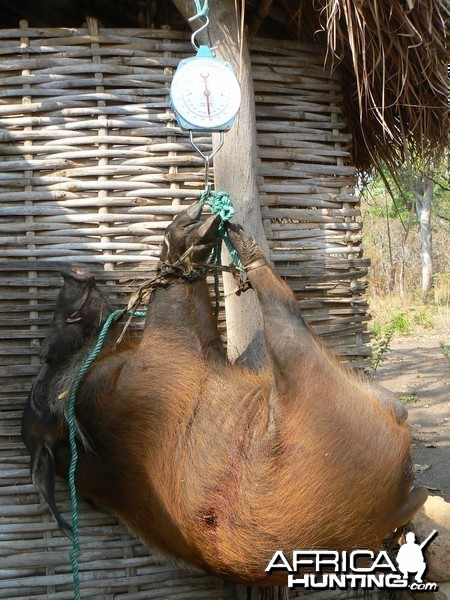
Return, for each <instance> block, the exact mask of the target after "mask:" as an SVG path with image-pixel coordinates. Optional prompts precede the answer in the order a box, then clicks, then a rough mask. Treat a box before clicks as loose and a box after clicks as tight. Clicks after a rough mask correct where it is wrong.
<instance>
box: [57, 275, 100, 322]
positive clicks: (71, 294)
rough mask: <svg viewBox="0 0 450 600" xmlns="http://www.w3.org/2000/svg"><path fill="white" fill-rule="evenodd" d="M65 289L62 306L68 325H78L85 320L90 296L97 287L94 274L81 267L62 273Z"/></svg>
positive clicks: (62, 295)
mask: <svg viewBox="0 0 450 600" xmlns="http://www.w3.org/2000/svg"><path fill="white" fill-rule="evenodd" d="M61 275H62V276H63V279H64V287H63V289H62V292H61V296H60V304H61V308H62V309H63V311H64V313H65V315H66V318H65V321H66V323H69V324H70V323H78V322H80V321H82V320H83V317H84V315H85V308H86V305H87V302H88V300H89V296H90V294H91V292H92V290H93V289H94V287H95V279H94V276H93V275H92V273H90V272H89V271H87V270H86V269H82V268H80V267H74V268H71V269H64V270H62V271H61Z"/></svg>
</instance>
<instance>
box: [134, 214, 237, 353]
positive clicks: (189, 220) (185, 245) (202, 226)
mask: <svg viewBox="0 0 450 600" xmlns="http://www.w3.org/2000/svg"><path fill="white" fill-rule="evenodd" d="M201 208H202V207H201V205H200V203H197V204H194V205H192V206H190V207H189V208H188V209H186V210H184V211H182V212H181V213H180V214H179V215H177V217H176V218H175V219H174V221H173V223H171V225H170V226H169V227H168V229H167V232H166V235H165V238H164V244H163V249H162V252H161V264H162V266H164V265H166V264H176V263H177V262H178V261H179V260H180V257H181V256H182V255H183V254H184V253H185V252H186V251H187V250H188V251H189V258H190V260H193V261H194V262H202V261H204V260H206V257H207V256H208V254H209V253H210V251H211V249H212V248H213V246H214V245H215V244H216V243H217V226H218V222H219V221H218V219H217V218H215V217H210V218H209V219H207V220H206V221H204V222H201V221H200V214H201ZM167 277H168V282H169V285H168V287H165V288H157V289H156V291H155V293H154V295H153V297H152V299H151V301H150V303H149V306H148V315H147V319H146V323H145V330H146V333H148V332H152V331H154V330H155V329H164V330H166V331H171V330H173V331H174V332H175V333H176V335H177V336H179V337H183V339H184V345H185V347H191V348H192V349H193V350H195V351H198V352H200V353H202V354H203V356H205V358H212V359H220V360H224V361H225V360H226V355H225V351H224V348H223V344H222V341H221V339H220V336H219V332H218V329H217V324H216V320H215V318H214V315H213V311H212V305H211V299H210V296H209V292H208V286H207V284H206V278H205V277H204V276H199V277H198V278H197V279H194V280H193V281H186V280H184V279H180V278H179V277H176V275H170V274H169V275H168V276H167Z"/></svg>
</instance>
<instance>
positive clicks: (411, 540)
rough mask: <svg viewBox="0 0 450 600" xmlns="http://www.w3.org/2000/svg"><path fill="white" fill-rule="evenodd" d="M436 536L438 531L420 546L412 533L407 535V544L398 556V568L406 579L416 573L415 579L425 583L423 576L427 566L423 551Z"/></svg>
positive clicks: (401, 548)
mask: <svg viewBox="0 0 450 600" xmlns="http://www.w3.org/2000/svg"><path fill="white" fill-rule="evenodd" d="M436 534H437V530H436V529H434V530H433V531H432V532H431V533H430V535H429V536H428V537H427V538H426V540H425V541H423V542H422V543H421V544H420V545H419V544H417V543H416V541H415V540H416V536H415V534H414V533H413V532H412V531H409V532H408V533H407V534H406V536H405V539H406V542H405V543H404V544H403V545H402V546H401V547H400V550H399V551H398V554H397V564H398V568H399V569H400V571H401V572H402V573H403V577H404V578H405V579H408V576H409V575H410V574H411V573H415V574H416V576H415V578H414V579H415V580H416V581H417V583H423V580H422V575H423V574H424V572H425V569H426V568H427V565H426V563H425V560H424V558H423V553H422V550H423V549H424V548H425V546H427V545H428V544H429V543H430V542H431V540H432V539H433V538H434V536H435V535H436Z"/></svg>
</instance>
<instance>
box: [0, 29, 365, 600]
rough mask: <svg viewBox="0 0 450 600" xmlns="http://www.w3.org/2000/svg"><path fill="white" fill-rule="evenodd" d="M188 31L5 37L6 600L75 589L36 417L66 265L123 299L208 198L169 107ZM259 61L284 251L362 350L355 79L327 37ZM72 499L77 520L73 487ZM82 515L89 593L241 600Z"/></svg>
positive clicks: (310, 291) (2, 575) (333, 333)
mask: <svg viewBox="0 0 450 600" xmlns="http://www.w3.org/2000/svg"><path fill="white" fill-rule="evenodd" d="M186 40H187V36H186V35H185V34H184V33H183V34H182V33H177V32H173V31H169V30H167V31H166V30H111V29H109V30H100V32H98V31H97V30H96V23H95V22H93V21H91V22H90V27H89V29H78V30H74V29H49V30H45V29H28V28H27V26H26V24H22V26H21V28H20V29H18V30H0V68H1V72H2V75H1V76H0V128H1V133H0V162H1V169H0V199H1V206H0V216H1V220H0V239H1V248H0V270H1V273H2V278H1V282H0V294H1V298H0V300H1V315H0V330H1V341H0V345H1V350H2V362H1V366H0V382H1V399H0V417H1V418H0V453H1V454H0V456H1V461H2V469H1V473H0V481H1V487H0V540H1V544H0V598H23V599H25V598H30V597H32V598H51V599H53V600H56V599H59V598H61V599H66V598H68V597H70V596H71V592H70V590H71V575H70V568H69V563H70V561H69V549H70V546H69V543H68V541H67V540H66V539H65V538H62V537H61V536H60V534H59V532H58V531H57V528H56V527H55V524H54V522H53V520H52V519H51V518H50V517H49V514H48V510H47V508H46V507H45V505H44V504H43V503H42V502H40V499H39V497H38V495H37V494H36V493H35V491H34V488H33V486H32V484H31V482H30V477H29V467H28V456H27V453H26V451H25V448H24V446H23V444H22V441H21V439H20V416H21V411H22V408H23V405H24V401H25V398H26V395H27V393H28V390H29V389H30V385H31V381H32V378H33V376H34V375H35V374H36V372H37V370H38V366H39V358H38V354H39V346H40V343H41V341H42V339H43V338H44V337H45V334H46V330H47V327H48V325H49V322H50V318H51V314H52V310H53V307H54V302H55V298H56V294H57V291H58V288H59V286H60V285H61V283H62V280H61V278H60V276H59V274H58V268H59V266H60V264H61V262H62V261H65V262H70V263H73V262H76V263H78V264H87V266H88V267H89V268H90V269H91V270H93V271H94V272H95V274H96V277H97V280H98V281H99V283H100V284H101V285H103V286H104V287H103V289H107V290H108V291H109V293H110V295H111V298H112V299H113V300H114V301H115V303H116V304H117V305H120V306H123V304H124V303H125V301H126V296H127V295H128V294H129V293H130V292H131V291H133V290H134V289H135V286H136V284H137V283H139V281H141V280H142V279H144V278H148V277H149V275H151V271H152V269H153V267H154V265H155V262H156V257H157V255H158V252H159V244H160V242H161V240H162V235H163V231H164V229H165V227H166V226H167V224H168V223H169V222H170V219H171V218H172V217H173V215H174V214H175V213H176V212H177V211H179V210H180V209H181V208H182V206H183V205H186V204H189V203H190V202H192V200H193V199H194V198H196V197H198V196H199V194H200V190H201V181H202V176H201V166H202V162H201V160H199V159H198V158H197V156H196V154H195V153H194V152H193V151H192V150H191V147H190V145H189V144H188V142H187V141H186V136H185V135H184V134H181V132H180V131H179V130H178V128H177V127H176V125H175V123H174V120H173V117H172V115H171V113H170V110H169V106H168V87H169V85H170V80H171V77H172V74H173V71H174V68H175V67H176V65H177V63H178V61H179V60H180V58H182V57H184V56H186V55H188V54H191V53H192V49H191V46H190V44H189V42H188V41H186ZM253 61H254V66H255V85H256V93H257V111H258V140H259V148H260V158H261V163H260V175H261V203H262V211H263V218H264V224H265V228H266V232H267V235H268V238H269V241H270V246H271V250H272V256H271V258H272V260H273V261H274V262H275V265H276V267H277V269H278V272H279V273H280V274H281V275H283V276H286V277H287V279H288V281H289V283H290V285H292V287H293V288H294V289H295V290H296V291H297V292H298V295H299V298H300V302H301V305H302V307H303V309H304V311H305V314H306V316H307V318H308V319H309V320H310V321H311V322H312V323H313V324H314V325H315V326H316V329H317V331H319V332H321V333H323V334H325V336H326V337H327V338H328V340H329V341H330V342H331V343H332V345H333V346H334V347H335V348H336V349H337V351H338V352H340V353H341V354H346V355H347V356H350V357H356V358H361V357H363V356H364V355H365V354H366V348H365V347H364V346H363V341H364V340H363V321H364V319H365V303H364V299H363V297H362V292H363V289H362V286H361V285H360V284H359V283H358V278H359V277H361V276H362V275H364V273H365V270H364V269H365V266H366V264H365V262H364V260H362V259H361V258H360V257H359V250H358V246H357V244H358V242H359V238H358V237H357V235H358V231H359V229H360V225H359V223H358V222H357V221H356V218H357V217H358V215H359V213H358V210H357V203H356V199H355V197H354V196H353V195H352V187H351V186H352V185H353V183H354V173H353V169H352V168H349V167H347V166H344V163H345V162H346V161H347V160H348V151H347V145H348V142H349V139H348V135H346V134H345V133H344V130H345V126H344V124H343V123H342V121H341V120H340V114H339V109H338V103H339V80H338V79H337V76H330V74H329V73H327V72H326V71H324V70H323V68H322V66H321V65H322V62H323V57H322V56H321V55H320V52H319V50H318V49H317V48H315V47H306V46H301V45H298V44H293V43H282V42H276V43H275V42H272V41H267V40H264V41H262V40H259V41H257V42H255V44H254V47H253ZM268 62H270V65H268ZM286 92H288V93H286ZM201 144H202V146H203V148H204V149H207V148H208V147H209V146H210V140H209V139H207V138H205V139H204V140H202V142H201ZM344 346H345V347H344ZM57 502H58V504H59V506H60V507H61V508H62V509H63V511H62V512H63V513H64V512H65V513H66V514H67V513H68V511H69V502H68V493H67V490H66V486H65V485H64V484H63V483H61V482H59V483H58V485H57ZM64 507H65V508H64ZM80 525H81V527H80V539H81V549H82V553H81V565H80V569H81V582H82V592H83V595H82V597H83V598H112V597H114V598H120V597H122V596H124V595H126V596H127V598H128V599H129V600H133V599H138V598H145V599H150V598H160V599H163V598H171V597H174V598H183V599H189V598H195V599H196V600H197V599H198V600H200V599H201V598H208V599H209V598H211V599H212V598H221V599H222V598H223V599H225V598H233V597H235V593H236V592H235V590H234V588H233V586H231V585H226V584H224V583H223V582H221V581H219V580H216V579H214V578H212V577H206V576H204V575H201V574H198V573H195V572H193V571H190V570H187V569H185V568H178V567H175V566H173V565H172V566H167V565H166V564H165V563H164V562H163V561H161V560H158V559H156V558H155V557H153V556H152V555H151V554H150V553H149V552H148V551H147V550H146V549H145V548H143V547H142V545H141V544H140V542H138V541H137V540H134V539H133V537H132V536H130V534H129V533H128V532H127V531H126V530H125V528H124V527H123V526H121V525H119V524H117V522H116V521H115V519H113V518H112V517H110V516H109V515H105V514H102V513H100V512H98V511H94V510H93V509H91V508H89V507H88V506H87V505H86V504H83V503H82V504H81V508H80Z"/></svg>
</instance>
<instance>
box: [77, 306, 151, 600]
mask: <svg viewBox="0 0 450 600" xmlns="http://www.w3.org/2000/svg"><path fill="white" fill-rule="evenodd" d="M122 313H123V311H121V310H116V311H114V312H113V313H111V314H110V315H109V317H108V318H107V319H106V322H105V324H104V325H103V328H102V330H101V332H100V335H99V336H98V341H97V344H96V345H95V348H94V349H93V350H92V352H91V354H90V355H89V357H88V358H87V359H86V362H85V363H84V365H83V366H82V367H81V369H80V372H79V373H78V375H77V378H76V379H75V381H74V383H73V385H72V388H71V390H70V398H69V409H68V413H67V421H68V424H69V442H70V451H71V458H70V467H69V487H70V502H71V509H72V534H73V545H72V553H71V561H72V578H73V586H74V597H75V600H80V598H81V596H80V579H79V573H78V556H79V554H80V540H79V536H78V503H77V490H76V486H75V470H76V468H77V462H78V452H77V443H76V439H75V438H76V432H75V398H76V395H77V389H78V386H79V385H80V382H81V380H82V378H83V375H84V374H85V373H86V371H87V370H88V369H89V367H90V366H91V364H92V363H93V362H94V360H95V359H96V358H97V356H98V355H99V354H100V350H101V349H102V346H103V342H104V341H105V337H106V334H107V333H108V330H109V328H110V326H111V324H112V323H113V322H114V321H115V320H116V319H117V317H118V316H119V315H121V314H122ZM145 315H146V313H145V312H136V313H134V315H133V316H135V317H145Z"/></svg>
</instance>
